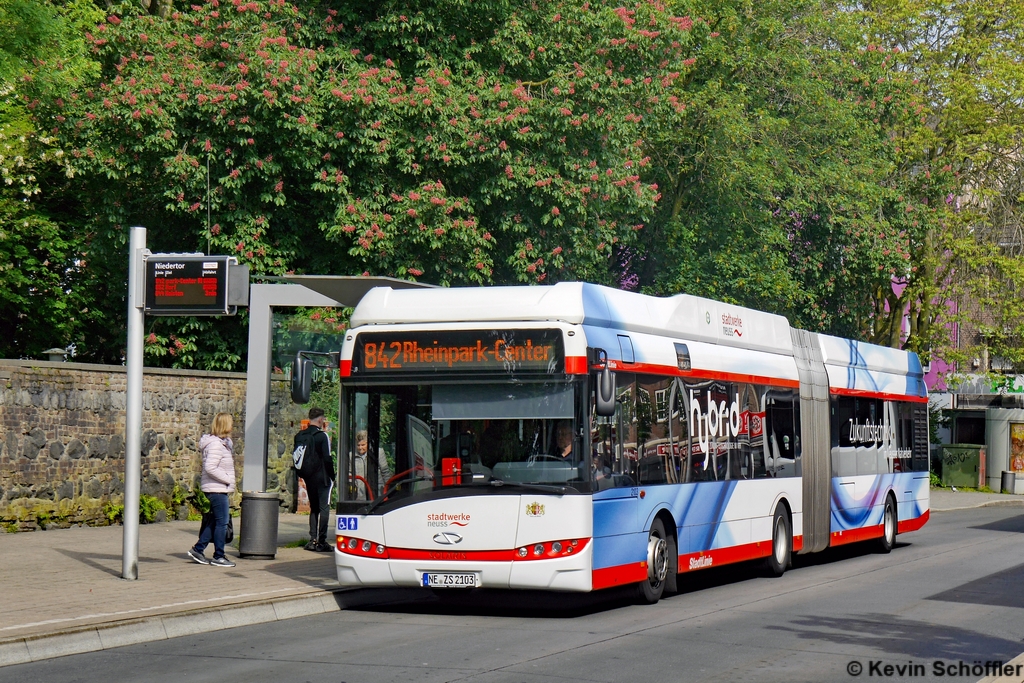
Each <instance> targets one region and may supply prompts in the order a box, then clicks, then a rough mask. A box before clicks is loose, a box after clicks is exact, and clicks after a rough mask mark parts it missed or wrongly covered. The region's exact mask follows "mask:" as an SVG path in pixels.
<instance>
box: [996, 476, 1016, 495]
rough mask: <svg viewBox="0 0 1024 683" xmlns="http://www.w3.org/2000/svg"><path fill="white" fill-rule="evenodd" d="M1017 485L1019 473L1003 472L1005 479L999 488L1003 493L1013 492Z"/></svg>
mask: <svg viewBox="0 0 1024 683" xmlns="http://www.w3.org/2000/svg"><path fill="white" fill-rule="evenodd" d="M1016 486H1017V473H1016V472H1006V471H1004V472H1003V481H1002V485H1001V486H1000V487H999V489H1000V490H1001V491H1002V492H1003V493H1013V492H1014V491H1013V489H1014V488H1015V487H1016Z"/></svg>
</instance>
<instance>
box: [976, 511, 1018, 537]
mask: <svg viewBox="0 0 1024 683" xmlns="http://www.w3.org/2000/svg"><path fill="white" fill-rule="evenodd" d="M970 528H971V529H983V530H985V531H1009V532H1013V533H1018V534H1024V515H1017V516H1016V517H1007V518H1006V519H997V520H996V521H994V522H990V523H988V524H982V525H980V526H972V527H970Z"/></svg>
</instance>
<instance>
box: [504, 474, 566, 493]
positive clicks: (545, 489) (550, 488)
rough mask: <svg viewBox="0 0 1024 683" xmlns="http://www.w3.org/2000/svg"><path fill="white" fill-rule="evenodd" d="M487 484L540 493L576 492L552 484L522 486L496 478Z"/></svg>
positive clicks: (518, 483) (522, 484)
mask: <svg viewBox="0 0 1024 683" xmlns="http://www.w3.org/2000/svg"><path fill="white" fill-rule="evenodd" d="M487 483H488V484H490V485H491V486H493V487H495V488H501V487H502V486H511V487H513V488H520V489H526V490H527V491H539V492H541V493H558V494H565V493H575V492H576V489H574V488H572V487H571V486H555V485H553V484H524V483H521V482H518V481H505V480H504V479H498V478H497V477H492V478H491V480H490V481H489V482H487Z"/></svg>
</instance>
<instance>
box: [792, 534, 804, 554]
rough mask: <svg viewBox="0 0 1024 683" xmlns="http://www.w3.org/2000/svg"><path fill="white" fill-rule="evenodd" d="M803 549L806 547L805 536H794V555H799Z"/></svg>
mask: <svg viewBox="0 0 1024 683" xmlns="http://www.w3.org/2000/svg"><path fill="white" fill-rule="evenodd" d="M803 547H804V537H803V536H794V537H793V552H794V553H798V552H800V551H801V550H803Z"/></svg>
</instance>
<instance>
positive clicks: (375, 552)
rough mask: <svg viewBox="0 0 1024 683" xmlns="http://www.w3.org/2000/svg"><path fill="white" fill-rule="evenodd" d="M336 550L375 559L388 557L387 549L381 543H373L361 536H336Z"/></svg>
mask: <svg viewBox="0 0 1024 683" xmlns="http://www.w3.org/2000/svg"><path fill="white" fill-rule="evenodd" d="M337 545H338V550H339V551H340V552H343V553H345V554H346V555H358V556H359V557H376V558H377V559H381V560H386V559H388V549H387V546H385V545H384V544H383V543H374V542H373V541H368V540H366V539H363V538H353V537H351V536H338V539H337Z"/></svg>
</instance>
